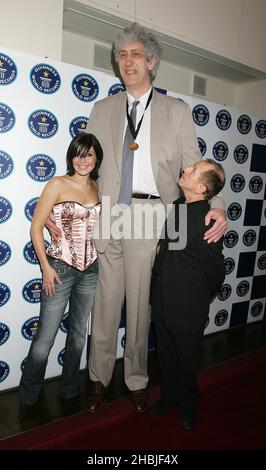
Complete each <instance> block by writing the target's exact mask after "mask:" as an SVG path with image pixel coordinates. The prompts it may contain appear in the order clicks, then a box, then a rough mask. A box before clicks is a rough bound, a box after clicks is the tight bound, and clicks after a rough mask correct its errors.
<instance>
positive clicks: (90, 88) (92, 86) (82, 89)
mask: <svg viewBox="0 0 266 470" xmlns="http://www.w3.org/2000/svg"><path fill="white" fill-rule="evenodd" d="M72 91H73V93H74V95H75V96H76V97H77V98H78V99H79V100H81V101H85V102H89V101H94V100H95V99H96V98H97V96H98V94H99V85H98V83H97V82H96V80H95V78H93V77H92V76H91V75H88V74H86V73H80V74H79V75H76V77H74V79H73V81H72Z"/></svg>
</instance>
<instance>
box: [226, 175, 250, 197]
mask: <svg viewBox="0 0 266 470" xmlns="http://www.w3.org/2000/svg"><path fill="white" fill-rule="evenodd" d="M245 184H246V182H245V178H244V176H243V175H240V174H239V173H237V174H236V175H234V176H232V178H231V181H230V186H231V189H232V191H234V193H240V191H243V189H244V187H245Z"/></svg>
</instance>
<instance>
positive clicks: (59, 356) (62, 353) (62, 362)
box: [57, 348, 65, 366]
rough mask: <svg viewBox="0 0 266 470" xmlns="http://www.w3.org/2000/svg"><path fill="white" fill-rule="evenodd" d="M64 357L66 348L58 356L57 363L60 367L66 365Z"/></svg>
mask: <svg viewBox="0 0 266 470" xmlns="http://www.w3.org/2000/svg"><path fill="white" fill-rule="evenodd" d="M64 356H65V348H63V349H61V351H60V352H59V354H58V356H57V362H58V364H59V365H60V366H63V364H64Z"/></svg>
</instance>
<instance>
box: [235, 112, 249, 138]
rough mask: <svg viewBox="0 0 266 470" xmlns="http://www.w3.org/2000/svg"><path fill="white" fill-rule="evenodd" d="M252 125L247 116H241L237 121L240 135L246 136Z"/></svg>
mask: <svg viewBox="0 0 266 470" xmlns="http://www.w3.org/2000/svg"><path fill="white" fill-rule="evenodd" d="M251 127H252V123H251V119H250V117H249V116H247V114H242V115H241V116H239V118H238V120H237V128H238V130H239V132H240V134H248V133H249V132H250V131H251Z"/></svg>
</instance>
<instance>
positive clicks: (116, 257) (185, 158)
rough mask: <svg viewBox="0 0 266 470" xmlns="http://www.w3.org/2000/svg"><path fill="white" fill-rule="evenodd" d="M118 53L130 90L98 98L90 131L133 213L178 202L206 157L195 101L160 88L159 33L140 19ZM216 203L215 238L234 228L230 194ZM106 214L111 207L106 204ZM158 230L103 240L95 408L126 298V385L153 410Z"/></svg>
mask: <svg viewBox="0 0 266 470" xmlns="http://www.w3.org/2000/svg"><path fill="white" fill-rule="evenodd" d="M115 57H116V60H117V62H118V64H119V69H120V73H121V77H122V80H123V82H124V84H125V86H126V91H125V92H122V93H119V94H117V95H114V96H111V97H108V98H106V99H103V100H101V101H98V102H96V103H95V105H94V107H93V109H92V112H91V115H90V119H89V122H88V127H87V130H86V131H87V132H90V133H94V134H95V135H96V136H97V138H98V139H99V141H100V143H101V145H102V147H103V154H104V158H103V163H102V166H101V169H100V178H99V191H100V194H101V196H102V197H103V196H109V198H110V203H111V208H112V207H113V206H114V205H115V204H117V203H118V202H123V199H125V198H124V194H123V193H124V191H125V190H126V189H127V188H129V190H130V191H129V193H130V197H129V201H127V204H129V208H128V209H129V211H130V213H131V214H133V212H134V208H135V206H136V205H137V204H138V205H142V204H149V205H150V206H151V207H152V208H154V206H155V205H160V206H162V207H163V205H166V204H168V203H169V204H170V203H172V202H173V201H174V200H176V199H177V198H178V196H179V192H178V187H177V184H176V181H177V179H178V176H179V174H180V172H181V171H182V170H184V169H185V168H187V167H189V166H191V165H193V164H194V163H195V162H196V161H198V160H199V159H200V158H201V155H200V151H199V147H198V143H197V139H196V133H195V129H194V125H193V122H192V118H191V111H190V109H189V106H188V105H187V104H186V103H184V102H182V101H180V100H177V99H175V98H172V97H169V96H166V95H162V94H160V93H158V92H157V91H156V90H155V89H153V88H152V80H153V79H154V78H155V75H156V70H157V68H158V66H159V62H160V46H159V44H158V41H157V39H156V38H155V37H154V35H153V34H152V33H150V32H148V31H146V30H145V29H144V28H142V27H141V26H139V25H138V24H137V23H133V24H132V25H130V26H129V27H128V28H125V29H124V30H123V31H122V32H121V33H120V34H119V35H118V37H117V39H116V42H115ZM136 101H137V102H136ZM133 103H134V104H133ZM132 108H134V111H135V114H136V128H138V127H139V130H138V134H137V137H136V133H135V132H134V128H135V126H134V123H133V122H132V121H133V118H132V116H131V117H130V115H131V111H132ZM142 116H143V119H142V121H141V118H142ZM128 121H129V123H130V121H131V134H133V135H131V140H132V142H131V143H133V144H134V145H133V146H132V145H130V149H131V152H132V155H131V158H132V159H133V175H132V169H131V170H130V169H129V170H128V169H127V168H126V166H127V163H126V160H127V156H125V151H123V141H124V138H125V139H126V137H125V134H126V133H127V132H128V131H127V127H128ZM140 121H141V124H139V123H140ZM134 138H135V139H134ZM134 140H135V142H134ZM126 145H128V144H126ZM130 171H131V173H130ZM131 186H132V187H131ZM127 197H128V195H127ZM104 204H105V202H104V201H103V205H104ZM211 207H212V208H215V209H212V210H211V211H210V212H209V213H208V215H207V216H206V225H208V224H209V222H210V219H211V218H214V219H216V222H215V224H214V226H213V227H212V229H211V230H208V231H207V232H206V234H205V237H206V238H207V239H208V241H209V242H211V241H217V240H218V239H219V238H220V237H221V236H222V235H223V233H224V232H225V230H226V228H227V222H226V216H225V211H224V203H223V199H222V198H221V197H216V198H215V199H213V200H212V202H211ZM102 212H103V214H104V213H105V210H104V206H103V211H102ZM102 222H103V223H104V215H103V221H102ZM131 222H132V223H133V225H134V230H135V233H136V231H138V230H139V227H138V224H139V221H137V220H136V218H135V219H134V217H133V216H132V220H131ZM162 225H163V220H162V221H161V226H162ZM157 228H158V227H157ZM155 232H156V230H154V236H153V238H152V239H145V237H144V236H142V238H141V239H140V238H138V239H126V238H121V239H117V238H115V237H114V236H112V234H111V236H110V237H108V239H99V240H97V242H96V246H97V250H98V261H99V280H98V285H97V291H96V299H95V306H94V312H93V320H92V336H91V348H90V359H89V373H90V378H91V380H92V383H93V386H92V391H91V393H90V394H89V398H88V409H89V411H90V412H95V411H96V410H97V409H98V408H99V407H100V406H101V405H102V404H103V403H104V402H105V399H106V392H107V387H108V385H109V383H110V381H111V378H112V373H113V368H114V364H115V359H116V351H117V335H118V329H119V324H120V315H121V307H122V305H123V302H124V297H125V296H126V344H125V354H124V376H125V383H126V385H127V387H128V389H129V391H130V399H131V402H132V405H133V406H134V408H135V410H136V411H138V412H143V411H145V410H146V409H147V405H148V394H147V383H148V374H147V355H148V333H149V326H150V315H149V290H150V278H151V268H152V264H153V260H154V255H155V247H156V244H157V237H158V233H157V232H156V233H155Z"/></svg>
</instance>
